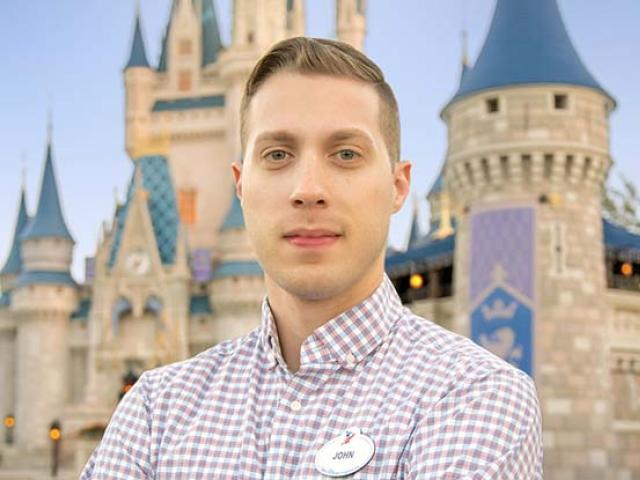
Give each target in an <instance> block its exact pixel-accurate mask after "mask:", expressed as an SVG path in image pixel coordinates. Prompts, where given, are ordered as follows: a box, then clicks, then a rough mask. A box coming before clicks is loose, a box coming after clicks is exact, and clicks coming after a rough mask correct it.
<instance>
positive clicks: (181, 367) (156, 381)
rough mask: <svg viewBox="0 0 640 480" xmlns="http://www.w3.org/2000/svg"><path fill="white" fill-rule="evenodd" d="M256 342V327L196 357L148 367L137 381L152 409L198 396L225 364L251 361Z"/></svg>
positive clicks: (207, 387) (208, 386)
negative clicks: (173, 401) (159, 402)
mask: <svg viewBox="0 0 640 480" xmlns="http://www.w3.org/2000/svg"><path fill="white" fill-rule="evenodd" d="M257 341H258V331H257V329H256V330H253V331H251V332H250V333H249V334H247V335H245V336H243V337H238V338H234V339H231V340H226V341H224V342H221V343H219V344H217V345H214V346H213V347H211V348H208V349H207V350H204V351H203V352H201V353H199V354H197V355H195V356H194V357H191V358H188V359H186V360H182V361H179V362H175V363H171V364H168V365H163V366H161V367H157V368H154V369H152V370H148V371H146V372H144V373H143V374H142V376H141V377H140V380H139V381H138V383H141V386H140V388H141V389H142V391H143V394H144V396H145V397H146V400H147V402H148V404H149V406H150V407H151V409H153V406H154V404H156V403H157V402H158V401H162V400H163V399H164V400H166V399H168V398H169V397H173V398H177V397H185V396H191V397H197V396H199V394H202V393H203V392H204V391H206V390H208V389H209V388H210V387H211V383H212V379H213V378H214V377H215V376H216V375H219V374H220V373H221V372H223V371H224V370H225V367H226V366H228V365H229V364H231V363H233V364H234V365H237V364H242V363H243V362H244V363H248V362H249V361H250V359H251V355H252V353H253V352H255V347H256V345H257Z"/></svg>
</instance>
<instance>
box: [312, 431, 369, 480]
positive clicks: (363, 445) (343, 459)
mask: <svg viewBox="0 0 640 480" xmlns="http://www.w3.org/2000/svg"><path fill="white" fill-rule="evenodd" d="M374 452H375V445H374V443H373V440H372V439H371V438H369V437H368V436H366V435H365V434H363V433H362V432H361V431H360V429H359V428H353V429H349V430H347V431H346V432H345V433H343V434H342V435H340V436H338V437H336V438H334V439H333V440H330V441H329V442H327V443H326V444H325V445H324V446H323V447H322V448H321V449H320V450H318V452H317V453H316V469H317V470H318V471H319V472H320V473H322V474H323V475H326V476H328V477H334V478H337V477H346V476H347V475H351V474H352V473H355V472H357V471H358V470H360V469H361V468H363V467H364V466H365V465H366V464H367V463H369V461H370V460H371V459H372V458H373V454H374Z"/></svg>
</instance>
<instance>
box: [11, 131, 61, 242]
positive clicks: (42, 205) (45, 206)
mask: <svg viewBox="0 0 640 480" xmlns="http://www.w3.org/2000/svg"><path fill="white" fill-rule="evenodd" d="M51 150H52V148H51V142H49V144H48V145H47V158H46V161H45V165H44V174H43V175H42V187H41V189H40V199H39V201H38V210H37V211H36V214H35V215H34V217H33V218H32V219H31V221H30V222H29V223H28V224H27V226H26V227H25V229H24V230H23V232H22V234H21V235H20V237H21V240H27V239H33V238H43V237H58V238H64V239H67V240H70V241H71V242H73V241H74V240H73V237H72V236H71V234H70V233H69V229H68V228H67V224H66V223H65V221H64V216H63V215H62V208H61V206H60V196H59V195H58V186H57V182H56V174H55V170H54V168H53V154H52V153H51Z"/></svg>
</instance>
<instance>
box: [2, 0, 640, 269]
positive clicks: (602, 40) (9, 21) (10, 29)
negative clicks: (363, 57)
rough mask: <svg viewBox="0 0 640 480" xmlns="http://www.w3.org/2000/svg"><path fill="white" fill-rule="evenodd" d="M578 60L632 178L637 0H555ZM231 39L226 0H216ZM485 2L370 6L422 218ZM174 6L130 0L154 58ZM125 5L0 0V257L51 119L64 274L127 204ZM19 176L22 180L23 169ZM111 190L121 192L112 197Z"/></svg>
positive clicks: (394, 232)
mask: <svg viewBox="0 0 640 480" xmlns="http://www.w3.org/2000/svg"><path fill="white" fill-rule="evenodd" d="M558 1H559V4H560V9H561V11H562V14H563V17H564V20H565V23H566V25H567V28H568V31H569V34H570V36H571V38H572V40H573V42H574V44H575V46H576V47H577V49H578V52H579V53H580V55H581V57H582V59H583V61H584V62H585V64H586V65H587V67H588V68H589V70H590V71H591V72H592V73H593V74H594V75H595V77H596V78H597V80H598V81H599V82H600V83H601V84H602V85H603V86H604V88H605V89H607V91H609V92H610V93H611V94H612V95H613V96H614V98H616V100H617V101H618V109H617V111H616V112H615V113H614V114H613V115H612V117H611V133H612V134H611V152H612V155H613V158H614V161H615V162H616V165H615V167H614V169H613V171H612V172H611V178H612V180H615V179H616V178H618V176H619V174H624V175H625V176H626V177H627V178H629V179H630V180H631V181H633V182H634V183H635V184H636V185H638V184H640V165H639V164H638V163H639V162H640V155H639V154H640V94H639V93H638V89H639V86H640V55H638V47H639V46H640V29H639V28H638V23H640V2H638V1H637V0H611V1H608V2H601V1H595V0H558ZM214 3H215V6H216V9H217V12H218V16H219V19H220V24H221V30H222V36H223V40H224V42H225V43H226V44H228V43H229V39H230V35H231V29H230V21H231V13H230V12H231V4H232V0H214ZM494 4H495V0H446V1H443V0H394V1H391V0H369V1H368V35H367V40H366V43H365V51H366V53H367V54H368V55H369V56H370V57H371V58H372V59H373V60H374V61H375V62H376V63H378V64H379V65H380V66H381V67H382V69H383V71H384V72H385V74H386V76H387V80H388V81H389V83H390V84H391V86H392V87H393V89H394V90H395V93H396V96H397V98H398V103H399V106H400V116H401V123H402V156H403V158H404V159H406V160H410V161H411V162H412V163H413V179H412V195H413V196H415V197H417V198H418V199H419V202H420V203H419V207H420V221H421V224H422V226H423V229H426V225H427V220H428V216H429V212H428V206H427V203H426V201H425V199H424V197H425V195H426V193H427V192H428V191H429V188H430V186H431V184H432V183H433V181H434V180H435V177H436V176H437V174H438V171H439V169H440V166H441V164H442V161H443V159H444V156H445V154H446V128H445V125H444V123H443V122H442V121H441V120H440V118H439V113H440V110H441V109H442V107H443V106H444V105H445V104H446V103H447V101H448V100H449V99H450V98H451V96H452V95H453V93H454V92H455V90H456V87H457V85H458V80H459V75H460V59H461V51H462V46H461V45H462V40H461V32H462V30H463V29H465V30H467V31H468V38H469V53H470V58H471V61H472V62H473V61H474V60H475V58H476V57H477V54H478V52H479V51H480V49H481V47H482V43H483V41H484V38H485V35H486V33H487V30H488V27H489V24H490V20H491V16H492V13H493V8H494ZM169 6H170V0H140V8H141V12H142V22H143V34H144V38H145V42H146V47H147V55H148V57H149V59H150V61H151V62H152V63H153V64H156V63H157V59H158V57H159V54H160V43H161V39H162V32H163V31H164V28H165V26H166V22H167V20H168V15H169ZM135 10H136V1H135V0H109V1H104V0H64V1H51V0H31V1H29V2H22V1H18V2H16V1H11V2H10V1H5V2H1V4H0V59H1V64H2V67H1V68H0V70H1V74H0V218H1V219H2V221H1V222H0V263H2V264H3V263H4V261H5V259H6V256H7V255H8V252H9V247H10V241H11V237H12V235H13V229H14V225H15V219H16V212H17V206H18V197H19V192H20V188H21V185H22V182H23V176H24V178H25V184H26V189H27V200H28V208H29V212H30V213H32V214H33V213H34V212H35V209H36V204H37V198H38V195H39V190H40V182H41V175H42V169H43V166H44V154H45V147H46V139H47V117H48V111H52V112H53V113H52V117H53V144H54V162H55V166H56V169H57V175H58V185H59V187H60V193H61V197H62V204H63V209H64V212H65V218H66V220H67V224H68V226H69V229H70V230H71V232H72V234H73V236H74V238H75V240H76V247H75V256H74V263H73V268H72V272H73V274H74V276H75V278H76V279H77V280H82V279H83V278H84V266H83V265H84V258H85V257H87V256H91V255H93V253H94V252H95V249H96V245H97V241H98V232H99V227H100V224H101V222H102V221H103V220H107V219H110V218H111V217H112V214H113V209H114V205H115V198H116V195H117V196H118V198H119V199H120V200H122V199H123V196H124V190H125V187H126V185H127V182H128V180H129V177H130V174H131V171H132V164H131V161H130V159H129V158H128V157H127V155H126V153H125V151H124V83H123V76H122V68H123V66H124V65H125V63H126V60H127V58H128V54H129V50H130V45H131V38H132V34H133V21H134V15H135ZM306 12H307V35H310V36H315V37H329V38H335V25H334V18H335V0H306ZM23 172H26V174H23ZM115 192H117V193H115ZM411 211H412V207H411V201H409V202H407V204H406V205H405V207H404V208H403V210H402V211H401V212H399V213H398V214H396V216H395V217H394V218H393V220H392V224H391V235H390V242H391V244H392V245H394V246H395V247H397V248H400V247H403V246H404V245H405V243H406V239H407V235H408V230H409V223H410V218H411Z"/></svg>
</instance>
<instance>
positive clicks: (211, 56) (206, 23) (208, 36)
mask: <svg viewBox="0 0 640 480" xmlns="http://www.w3.org/2000/svg"><path fill="white" fill-rule="evenodd" d="M178 1H179V0H173V3H172V4H171V15H170V17H169V23H168V24H167V28H166V30H165V33H164V37H163V38H162V51H161V52H160V61H159V62H158V71H159V72H166V71H167V59H168V56H169V32H170V31H171V23H172V20H173V15H174V13H175V10H176V8H177V5H178ZM192 1H193V5H194V8H196V7H197V5H196V2H197V1H198V0H192ZM200 1H201V2H202V11H201V17H200V21H201V25H202V66H203V67H204V66H206V65H209V64H212V63H215V62H216V61H217V60H218V52H219V51H220V49H221V48H222V46H223V45H222V39H221V37H220V28H219V26H218V16H217V15H216V10H215V8H214V6H213V2H212V0H200Z"/></svg>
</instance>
